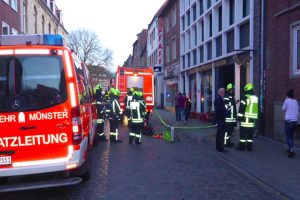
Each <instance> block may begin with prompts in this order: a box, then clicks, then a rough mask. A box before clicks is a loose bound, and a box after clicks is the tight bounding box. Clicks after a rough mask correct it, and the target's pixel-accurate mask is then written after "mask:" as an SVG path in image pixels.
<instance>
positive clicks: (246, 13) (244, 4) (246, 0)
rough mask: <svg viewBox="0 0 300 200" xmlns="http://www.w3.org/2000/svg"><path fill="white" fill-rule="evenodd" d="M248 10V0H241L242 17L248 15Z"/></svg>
mask: <svg viewBox="0 0 300 200" xmlns="http://www.w3.org/2000/svg"><path fill="white" fill-rule="evenodd" d="M249 12H250V0H243V17H246V16H248V15H249Z"/></svg>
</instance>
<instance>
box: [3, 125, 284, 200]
mask: <svg viewBox="0 0 300 200" xmlns="http://www.w3.org/2000/svg"><path fill="white" fill-rule="evenodd" d="M153 125H154V127H155V130H156V132H160V128H161V127H160V125H159V123H158V121H154V124H153ZM120 132H121V139H122V140H123V143H121V144H114V143H113V144H112V143H109V142H108V143H99V144H98V145H97V146H96V147H95V148H94V149H93V150H92V158H93V161H92V177H91V179H90V181H89V182H87V183H84V184H81V185H78V186H75V187H70V188H57V189H47V190H33V191H25V192H18V193H7V194H1V195H0V199H1V200H6V199H8V200H16V199H26V200H27V199H149V200H150V199H151V200H152V199H170V200H176V199H178V200H182V199H185V200H190V199H237V200H239V199H270V200H271V199H272V200H273V199H282V198H283V196H279V195H278V194H276V193H274V192H273V191H272V190H268V188H266V187H264V186H262V185H260V184H258V183H257V182H255V181H253V180H252V179H249V178H248V177H247V176H245V174H243V173H241V172H239V171H238V170H236V169H235V168H234V167H232V166H230V165H228V164H226V163H225V162H223V161H222V159H220V158H219V156H218V155H217V154H218V153H217V152H214V151H211V147H210V148H209V147H208V144H206V143H205V142H203V144H202V143H199V142H196V141H195V140H193V139H192V138H190V137H188V136H185V135H181V136H180V139H181V141H180V142H175V143H167V142H165V141H164V140H160V139H154V138H151V137H148V136H143V143H142V145H140V146H137V145H135V144H134V145H130V144H128V138H127V137H128V136H127V132H128V131H127V128H121V130H120Z"/></svg>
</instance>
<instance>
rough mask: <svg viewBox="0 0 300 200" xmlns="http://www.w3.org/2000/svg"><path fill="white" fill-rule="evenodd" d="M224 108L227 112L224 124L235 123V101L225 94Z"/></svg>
mask: <svg viewBox="0 0 300 200" xmlns="http://www.w3.org/2000/svg"><path fill="white" fill-rule="evenodd" d="M224 103H225V108H226V110H227V112H226V117H225V122H227V123H235V122H236V105H235V99H234V97H233V96H232V95H231V94H229V93H228V94H226V95H225V97H224Z"/></svg>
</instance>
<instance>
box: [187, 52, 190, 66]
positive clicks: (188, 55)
mask: <svg viewBox="0 0 300 200" xmlns="http://www.w3.org/2000/svg"><path fill="white" fill-rule="evenodd" d="M187 59H188V60H187V62H188V65H187V66H188V67H190V66H191V54H190V53H188V54H187Z"/></svg>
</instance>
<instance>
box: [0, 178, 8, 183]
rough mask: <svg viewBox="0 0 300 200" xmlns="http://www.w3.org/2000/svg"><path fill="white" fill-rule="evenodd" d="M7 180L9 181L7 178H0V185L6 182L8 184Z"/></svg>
mask: <svg viewBox="0 0 300 200" xmlns="http://www.w3.org/2000/svg"><path fill="white" fill-rule="evenodd" d="M8 179H9V177H3V178H0V185H1V184H3V185H4V184H6V183H7V182H8Z"/></svg>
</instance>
